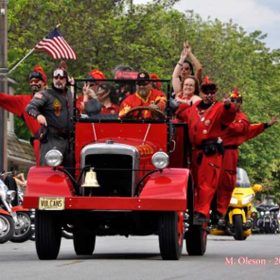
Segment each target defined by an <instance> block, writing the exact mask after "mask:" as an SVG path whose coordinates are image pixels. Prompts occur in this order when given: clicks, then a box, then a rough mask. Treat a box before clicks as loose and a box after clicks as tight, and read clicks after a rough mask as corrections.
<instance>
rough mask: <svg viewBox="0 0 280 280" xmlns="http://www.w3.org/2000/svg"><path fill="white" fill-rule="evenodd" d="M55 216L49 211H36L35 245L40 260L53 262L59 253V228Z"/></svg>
mask: <svg viewBox="0 0 280 280" xmlns="http://www.w3.org/2000/svg"><path fill="white" fill-rule="evenodd" d="M55 214H56V213H54V212H50V211H36V216H35V236H36V238H35V244H36V251H37V255H38V257H39V259H40V260H54V259H56V258H57V256H58V253H59V249H60V243H61V226H60V222H59V219H57V217H56V215H55Z"/></svg>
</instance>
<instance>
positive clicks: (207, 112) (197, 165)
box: [177, 77, 236, 225]
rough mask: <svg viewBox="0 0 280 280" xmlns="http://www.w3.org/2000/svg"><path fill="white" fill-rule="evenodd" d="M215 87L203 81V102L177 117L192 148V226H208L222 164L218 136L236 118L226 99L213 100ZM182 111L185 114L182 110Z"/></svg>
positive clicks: (178, 111) (178, 113) (233, 107)
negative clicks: (193, 190)
mask: <svg viewBox="0 0 280 280" xmlns="http://www.w3.org/2000/svg"><path fill="white" fill-rule="evenodd" d="M216 93H217V86H216V84H214V83H213V82H211V81H210V80H209V79H208V77H205V79H204V81H203V83H202V85H201V96H202V100H201V101H197V102H196V103H195V104H193V105H192V106H189V107H187V108H186V104H182V105H180V106H179V108H178V110H177V117H178V118H179V119H181V120H183V121H185V122H186V123H187V124H188V128H189V139H190V142H191V145H192V160H191V162H192V163H191V169H192V174H193V177H194V183H195V205H194V217H193V223H194V224H197V225H201V224H203V223H205V222H208V220H209V219H208V217H209V211H210V205H211V201H212V199H213V196H214V194H215V193H216V191H217V187H218V182H219V177H220V173H221V168H222V161H223V145H222V139H221V135H222V134H223V129H225V128H226V126H228V125H229V124H230V123H231V122H232V121H233V120H234V118H235V114H236V109H235V106H234V104H233V103H232V102H231V100H230V99H229V98H226V99H224V101H223V102H217V100H216V98H217V97H216ZM182 107H183V108H184V110H182Z"/></svg>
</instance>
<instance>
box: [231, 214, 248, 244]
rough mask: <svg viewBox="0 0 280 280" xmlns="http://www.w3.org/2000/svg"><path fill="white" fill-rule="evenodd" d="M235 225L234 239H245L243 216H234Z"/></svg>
mask: <svg viewBox="0 0 280 280" xmlns="http://www.w3.org/2000/svg"><path fill="white" fill-rule="evenodd" d="M233 226H234V235H233V237H234V239H235V240H245V239H246V238H245V236H244V230H243V223H242V216H241V215H235V216H234V217H233Z"/></svg>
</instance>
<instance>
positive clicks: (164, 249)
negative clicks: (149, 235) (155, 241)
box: [158, 212, 184, 260]
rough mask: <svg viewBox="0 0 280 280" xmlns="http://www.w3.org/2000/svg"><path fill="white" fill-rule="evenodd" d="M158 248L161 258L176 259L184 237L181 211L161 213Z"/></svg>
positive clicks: (179, 254)
mask: <svg viewBox="0 0 280 280" xmlns="http://www.w3.org/2000/svg"><path fill="white" fill-rule="evenodd" d="M158 237H159V248H160V254H161V257H162V259H163V260H178V259H180V257H181V254H182V247H183V237H184V220H183V213H181V212H180V213H179V214H178V213H177V212H168V213H162V214H161V215H160V218H159V233H158Z"/></svg>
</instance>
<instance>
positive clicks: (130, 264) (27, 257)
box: [0, 235, 280, 280]
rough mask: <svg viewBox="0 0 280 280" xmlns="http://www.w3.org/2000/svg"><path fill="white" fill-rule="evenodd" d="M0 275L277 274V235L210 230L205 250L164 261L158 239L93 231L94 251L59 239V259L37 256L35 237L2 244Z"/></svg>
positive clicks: (65, 279)
mask: <svg viewBox="0 0 280 280" xmlns="http://www.w3.org/2000/svg"><path fill="white" fill-rule="evenodd" d="M0 275H1V276H0V279H9V280H13V279H20V280H33V279H34V280H35V279H36V280H37V279H42V280H45V279H46V280H50V279H52V280H53V279H55V280H71V279H75V280H84V279H86V280H90V279H96V280H109V279H110V280H150V279H151V280H181V279H182V280H183V279H184V280H185V279H191V280H192V279H194V280H198V279H199V280H203V279H207V280H211V279H215V280H216V279H217V280H220V279H221V280H223V279H227V280H231V279H238V280H241V279H257V280H258V279H269V280H273V279H279V278H280V235H253V236H250V237H248V239H247V240H246V241H235V240H233V238H232V237H229V236H211V235H209V236H208V246H207V251H206V254H205V255H204V256H202V257H190V256H188V255H187V253H186V250H185V248H184V253H183V256H182V258H181V259H180V260H179V261H163V260H161V257H160V254H159V246H158V240H157V237H155V236H148V237H130V238H125V237H97V240H96V248H95V252H94V254H93V255H92V256H89V257H88V256H87V257H79V258H78V257H77V256H76V255H75V253H74V249H73V245H72V240H66V239H63V241H62V244H61V249H60V254H59V256H58V259H57V260H52V261H40V260H38V258H37V255H36V250H35V243H34V242H33V241H27V242H25V243H21V244H16V243H11V242H7V243H5V244H0Z"/></svg>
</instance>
